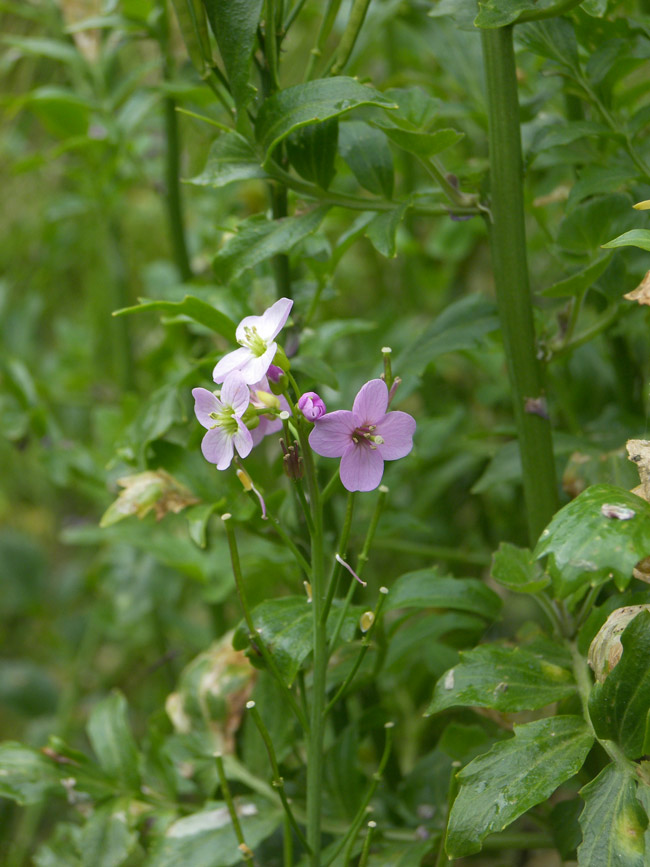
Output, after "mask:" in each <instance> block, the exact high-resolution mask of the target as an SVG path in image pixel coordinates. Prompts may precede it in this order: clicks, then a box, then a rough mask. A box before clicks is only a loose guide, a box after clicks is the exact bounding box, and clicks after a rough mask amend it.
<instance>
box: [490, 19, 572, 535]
mask: <svg viewBox="0 0 650 867" xmlns="http://www.w3.org/2000/svg"><path fill="white" fill-rule="evenodd" d="M481 38H482V43H483V56H484V66H485V77H486V84H487V99H488V128H489V141H490V170H491V210H492V216H493V221H492V224H491V225H490V224H489V223H488V230H489V233H490V241H491V247H492V259H493V269H494V282H495V288H496V295H497V304H498V308H499V318H500V321H501V329H502V333H503V343H504V349H505V353H506V361H507V365H508V374H509V378H510V386H511V390H512V395H513V399H514V412H515V420H516V423H517V431H518V434H519V450H520V454H521V463H522V471H523V486H524V496H525V500H526V507H527V517H528V530H529V535H530V540H531V542H533V543H534V542H536V541H537V538H538V536H539V534H540V533H541V531H542V530H543V529H544V527H545V526H546V525H547V524H548V522H549V521H550V519H551V517H552V515H553V514H554V512H555V511H556V509H557V507H558V496H557V485H556V481H555V460H554V456H553V441H552V437H551V427H550V424H549V421H548V420H547V419H545V418H542V417H541V416H540V415H538V414H536V413H534V412H527V411H526V402H527V400H528V399H530V398H533V399H538V398H541V397H543V385H542V374H541V370H540V366H539V362H538V360H537V357H536V345H535V329H534V324H533V310H532V304H531V297H530V287H529V279H528V264H527V260H526V230H525V224H524V199H523V183H522V174H523V169H522V156H521V138H520V131H519V102H518V97H517V78H516V69H515V55H514V47H513V42H512V26H510V27H501V28H498V29H494V30H482V31H481Z"/></svg>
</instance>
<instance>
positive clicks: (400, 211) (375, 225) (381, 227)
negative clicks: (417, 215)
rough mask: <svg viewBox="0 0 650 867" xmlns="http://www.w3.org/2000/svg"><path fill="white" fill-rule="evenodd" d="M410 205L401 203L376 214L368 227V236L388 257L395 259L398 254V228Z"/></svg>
mask: <svg viewBox="0 0 650 867" xmlns="http://www.w3.org/2000/svg"><path fill="white" fill-rule="evenodd" d="M408 207H409V206H408V205H400V206H399V207H398V208H393V209H392V210H391V211H383V212H382V213H380V214H377V215H376V216H374V217H373V218H372V220H371V221H370V222H369V223H368V225H367V227H366V237H367V238H368V240H369V241H370V243H371V244H372V246H373V247H374V248H375V250H377V252H379V253H381V255H382V256H385V257H386V258H387V259H394V258H395V256H396V255H397V240H396V235H397V230H398V229H399V226H400V223H401V222H402V220H403V219H404V214H405V213H406V211H407V210H408Z"/></svg>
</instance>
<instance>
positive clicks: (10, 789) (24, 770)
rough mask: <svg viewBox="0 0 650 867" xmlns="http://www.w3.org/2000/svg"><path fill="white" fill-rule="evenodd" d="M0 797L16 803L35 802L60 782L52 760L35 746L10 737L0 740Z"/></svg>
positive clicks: (40, 799)
mask: <svg viewBox="0 0 650 867" xmlns="http://www.w3.org/2000/svg"><path fill="white" fill-rule="evenodd" d="M0 768H1V769H2V773H1V774H0V797H2V798H10V799H11V800H12V801H16V803H18V804H22V805H26V804H38V803H39V802H40V801H42V800H43V799H44V798H45V797H46V796H47V794H48V793H49V792H51V791H52V789H54V788H56V787H58V786H60V782H59V779H60V777H59V774H58V773H57V771H56V768H55V767H54V765H53V763H52V762H51V761H48V759H46V758H45V756H43V755H42V754H41V753H40V752H38V750H33V749H31V748H30V747H25V746H23V745H22V744H19V743H14V742H13V741H5V742H4V743H2V744H0Z"/></svg>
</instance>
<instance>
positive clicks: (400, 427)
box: [374, 411, 415, 461]
mask: <svg viewBox="0 0 650 867" xmlns="http://www.w3.org/2000/svg"><path fill="white" fill-rule="evenodd" d="M374 433H375V434H376V435H378V436H380V437H383V440H384V442H383V443H381V444H380V445H378V446H377V449H378V450H379V452H380V454H381V456H382V458H383V459H384V460H385V461H396V460H397V459H398V458H403V457H404V456H405V455H407V454H408V453H409V452H410V451H411V449H412V448H413V434H414V433H415V419H414V418H413V416H411V415H409V414H408V413H407V412H399V411H396V412H389V413H388V414H387V415H385V416H384V417H383V418H382V419H381V420H380V421H378V422H377V427H376V428H375V431H374Z"/></svg>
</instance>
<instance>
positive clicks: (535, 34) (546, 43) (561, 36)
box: [517, 17, 580, 73]
mask: <svg viewBox="0 0 650 867" xmlns="http://www.w3.org/2000/svg"><path fill="white" fill-rule="evenodd" d="M517 37H518V39H519V41H520V42H521V43H522V44H523V45H524V46H525V47H526V48H529V49H530V50H531V51H533V52H534V53H535V54H539V55H540V56H541V57H546V58H548V59H549V60H554V61H556V62H557V63H559V64H561V65H562V66H565V67H567V68H568V69H569V70H570V71H571V72H572V73H579V72H580V61H579V60H578V43H577V41H576V35H575V30H574V28H573V23H572V22H571V21H569V20H568V19H567V18H560V17H557V18H549V19H548V20H546V21H536V22H534V23H533V24H524V25H520V26H519V27H518V28H517Z"/></svg>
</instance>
